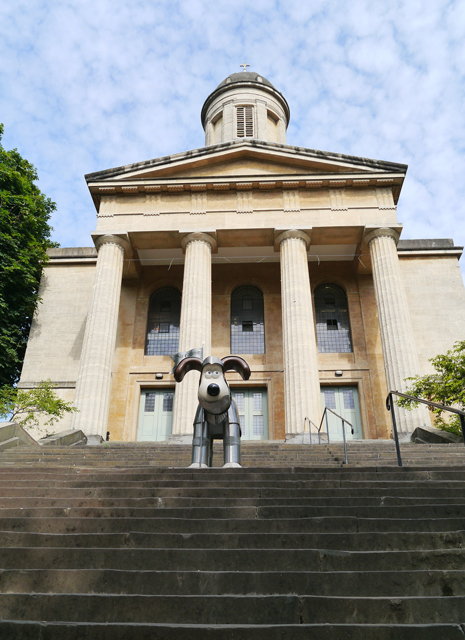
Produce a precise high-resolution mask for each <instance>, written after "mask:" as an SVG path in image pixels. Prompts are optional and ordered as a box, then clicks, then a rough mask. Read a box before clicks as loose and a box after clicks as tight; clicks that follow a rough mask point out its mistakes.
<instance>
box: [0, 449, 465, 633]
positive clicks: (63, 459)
mask: <svg viewBox="0 0 465 640" xmlns="http://www.w3.org/2000/svg"><path fill="white" fill-rule="evenodd" d="M341 451H342V448H341V447H340V445H337V444H335V445H328V446H325V447H323V446H321V447H317V446H314V447H311V448H310V447H305V446H303V445H283V444H279V443H269V444H254V443H244V445H243V464H244V465H247V466H246V467H244V468H243V469H229V470H223V469H206V470H188V469H183V468H169V466H171V467H176V466H184V465H186V464H188V462H189V457H190V447H182V446H180V445H173V446H171V445H167V444H163V445H146V444H145V445H137V444H131V445H122V444H117V443H113V444H109V445H102V446H100V447H83V448H81V449H76V448H72V449H57V448H54V447H47V448H45V449H42V448H40V449H39V450H38V448H34V449H32V448H28V447H19V448H17V449H15V450H9V451H5V452H3V453H0V477H1V493H0V540H1V548H0V619H1V621H0V638H1V639H2V640H3V639H7V638H21V639H27V640H29V639H31V640H32V639H34V640H56V639H58V638H59V639H60V640H62V639H63V638H66V640H94V639H97V638H98V639H99V640H110V639H111V640H114V639H116V640H120V639H121V640H123V639H124V640H126V639H131V640H132V639H135V638H137V640H140V639H141V640H145V639H149V638H150V639H151V640H152V639H160V640H161V639H162V638H163V640H172V639H178V638H181V637H186V638H189V639H191V638H192V639H193V640H197V639H199V640H200V639H201V638H202V640H204V639H206V640H210V639H212V640H213V639H215V640H216V639H220V638H221V639H225V640H233V639H234V640H242V639H244V640H245V639H247V640H250V639H252V638H253V639H254V640H259V639H260V638H263V639H265V638H266V639H267V640H268V639H270V640H278V639H280V640H284V639H285V640H287V639H291V638H292V639H294V638H296V639H297V640H300V639H303V638H305V639H308V638H312V639H315V640H320V639H324V640H329V639H330V638H331V639H336V640H349V639H350V640H362V638H363V640H374V639H376V640H388V639H389V640H392V639H395V640H403V639H404V638H405V639H408V640H417V639H418V640H420V638H421V640H430V639H431V640H433V639H434V640H455V639H456V638H457V639H459V638H460V639H461V640H465V550H464V546H465V447H464V446H463V445H402V453H403V456H404V464H405V465H406V466H404V467H402V468H398V467H397V466H396V458H395V451H394V445H393V443H392V442H389V443H380V442H378V443H369V442H364V443H357V444H354V443H352V444H350V445H349V463H350V464H349V465H348V466H341V462H342V460H343V455H341ZM220 454H221V448H219V449H218V451H217V452H216V457H217V462H218V464H219V463H220V461H221V457H220ZM252 464H255V465H256V466H251V465H252Z"/></svg>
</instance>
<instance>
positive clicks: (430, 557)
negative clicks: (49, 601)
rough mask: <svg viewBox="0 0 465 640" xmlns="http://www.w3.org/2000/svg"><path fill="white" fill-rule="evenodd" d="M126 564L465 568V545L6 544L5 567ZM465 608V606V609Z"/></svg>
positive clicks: (0, 563) (163, 567)
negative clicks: (191, 546)
mask: <svg viewBox="0 0 465 640" xmlns="http://www.w3.org/2000/svg"><path fill="white" fill-rule="evenodd" d="M50 567H52V568H60V569H83V568H89V569H90V568H92V569H103V568H106V569H120V570H138V571H149V570H150V571H168V570H170V569H172V568H173V567H177V568H178V569H179V570H182V571H202V569H203V568H204V567H208V568H209V569H210V570H211V571H263V570H264V569H265V568H266V567H273V568H274V570H276V571H297V570H302V571H388V570H391V569H392V568H393V567H399V568H400V567H402V570H403V571H407V570H415V569H416V570H419V569H422V570H426V569H440V570H444V571H445V570H465V554H464V553H463V550H462V549H430V550H423V549H422V550H414V551H412V550H409V551H341V550H331V549H326V550H325V549H194V550H192V549H173V548H169V549H146V548H142V549H134V548H118V549H114V548H112V549H96V548H73V549H72V550H70V549H68V548H63V547H41V548H39V549H35V548H30V547H10V548H9V549H0V569H46V568H50ZM464 611H465V610H464Z"/></svg>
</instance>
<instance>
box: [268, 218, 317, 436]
mask: <svg viewBox="0 0 465 640" xmlns="http://www.w3.org/2000/svg"><path fill="white" fill-rule="evenodd" d="M309 244H310V236H309V235H308V234H307V233H305V232H304V231H298V230H290V231H283V232H282V233H280V234H279V235H278V236H277V237H276V240H275V246H276V245H279V250H280V261H281V302H282V312H283V349H284V406H285V416H286V437H287V436H288V435H292V434H302V433H303V432H304V421H305V418H306V417H307V418H310V420H312V422H314V423H315V424H316V425H318V424H319V421H320V417H321V400H320V382H319V374H318V352H317V347H316V335H315V322H314V318H313V305H312V295H311V291H310V277H309V273H308V259H307V249H308V246H309Z"/></svg>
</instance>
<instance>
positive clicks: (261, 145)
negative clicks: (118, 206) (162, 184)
mask: <svg viewBox="0 0 465 640" xmlns="http://www.w3.org/2000/svg"><path fill="white" fill-rule="evenodd" d="M235 147H236V148H240V147H244V148H247V147H250V148H256V149H264V150H265V149H269V150H275V151H280V152H282V153H286V154H292V155H304V156H307V157H308V158H314V159H317V160H318V159H319V160H326V161H331V160H334V161H339V162H340V161H346V162H350V163H352V164H358V165H361V166H364V167H369V168H371V169H381V170H384V171H391V172H393V171H398V172H402V173H405V172H406V171H407V169H408V165H406V164H401V163H396V162H390V161H387V160H375V159H372V158H364V157H361V156H350V155H347V154H343V153H333V152H330V151H319V150H318V149H308V148H306V147H295V146H292V145H288V144H278V143H275V142H265V141H262V140H255V139H253V140H243V139H241V140H233V141H230V142H223V143H221V144H217V145H212V146H210V147H200V148H198V149H192V150H190V151H183V152H181V153H176V154H173V155H169V156H161V157H159V158H153V159H151V160H144V161H143V162H135V163H132V164H127V165H121V166H119V167H113V168H110V169H103V170H102V171H95V172H93V173H87V174H85V175H84V178H85V180H86V182H87V183H89V182H93V181H95V180H101V179H102V178H113V177H116V176H120V175H124V174H125V173H130V172H133V171H139V170H142V169H153V168H155V167H158V166H162V165H169V164H172V163H174V162H178V161H180V160H188V159H195V158H199V157H202V156H205V155H208V154H212V153H216V152H220V151H226V150H232V149H234V148H235Z"/></svg>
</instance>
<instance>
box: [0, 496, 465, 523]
mask: <svg viewBox="0 0 465 640" xmlns="http://www.w3.org/2000/svg"><path fill="white" fill-rule="evenodd" d="M219 502H220V505H221V501H219ZM355 514H356V515H357V518H378V519H385V520H389V519H391V518H410V519H426V518H460V517H465V502H463V501H462V503H459V504H447V503H446V504H426V505H419V504H414V505H394V506H393V505H383V506H379V505H378V506H353V507H350V506H347V507H345V506H344V507H340V506H318V507H316V506H306V505H296V506H287V505H273V506H270V507H268V506H243V505H242V506H233V507H224V506H217V507H190V508H189V519H191V520H229V519H233V520H235V519H263V520H288V519H298V518H300V519H301V518H324V517H344V516H348V517H350V516H354V515H355ZM60 516H65V517H67V518H68V517H69V518H145V519H151V520H156V519H158V518H177V519H180V518H183V517H185V509H184V508H182V507H180V508H169V507H166V508H165V507H164V506H160V507H155V508H151V507H145V508H138V507H134V508H126V507H107V508H105V507H82V508H81V507H69V508H66V509H61V508H57V507H37V508H34V507H31V508H26V509H20V508H11V509H0V521H1V520H2V519H3V518H19V517H23V518H57V517H60Z"/></svg>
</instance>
